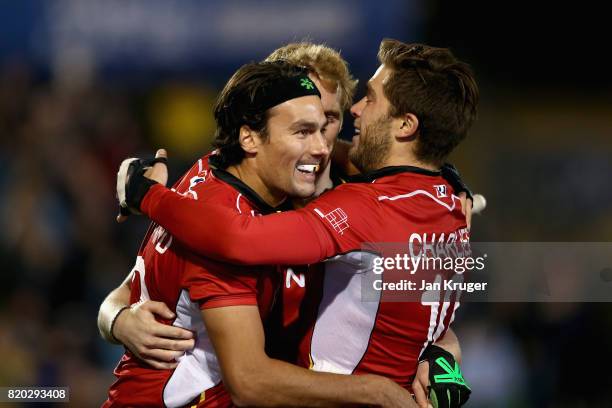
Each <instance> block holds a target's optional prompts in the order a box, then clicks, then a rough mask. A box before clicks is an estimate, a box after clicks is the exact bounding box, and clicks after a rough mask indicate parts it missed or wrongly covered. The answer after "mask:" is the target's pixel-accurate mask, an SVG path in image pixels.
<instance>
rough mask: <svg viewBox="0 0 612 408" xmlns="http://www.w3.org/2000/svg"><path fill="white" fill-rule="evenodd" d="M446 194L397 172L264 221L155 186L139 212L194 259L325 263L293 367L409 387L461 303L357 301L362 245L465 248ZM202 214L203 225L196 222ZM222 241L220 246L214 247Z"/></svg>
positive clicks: (431, 178)
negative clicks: (459, 245) (420, 360)
mask: <svg viewBox="0 0 612 408" xmlns="http://www.w3.org/2000/svg"><path fill="white" fill-rule="evenodd" d="M451 192H452V188H451V186H450V185H449V184H448V183H447V182H446V181H445V180H444V179H443V178H442V177H441V175H440V174H439V173H438V172H432V171H427V170H423V169H419V168H414V167H410V166H398V167H389V168H384V169H381V170H379V171H376V172H374V173H372V174H370V175H369V176H368V178H367V179H364V181H363V182H360V183H347V184H343V185H341V186H339V187H337V188H336V189H334V190H332V191H329V192H327V193H325V194H323V195H322V196H321V197H319V198H317V199H316V200H314V201H312V202H311V203H310V204H308V205H307V206H306V207H305V208H303V209H300V210H297V211H290V212H286V213H283V214H274V215H270V216H268V217H256V218H247V217H240V216H236V215H235V214H233V213H232V212H230V211H227V210H226V209H224V208H221V207H218V206H212V205H202V204H203V203H202V204H201V203H196V202H193V201H192V200H185V199H184V198H182V197H180V196H179V195H177V194H175V193H172V192H171V191H169V190H167V189H165V188H164V187H163V186H154V187H153V188H152V189H151V191H150V192H149V193H148V194H147V195H146V197H145V199H144V200H143V203H142V206H141V209H142V210H143V212H144V213H145V214H147V215H149V216H150V217H151V219H153V220H154V221H156V222H159V223H160V224H162V225H165V226H167V227H168V228H170V230H171V231H172V232H173V234H174V232H176V234H175V235H176V238H177V239H179V240H181V241H183V242H185V243H186V244H187V245H189V246H190V247H191V248H192V249H193V250H194V251H197V252H199V253H202V254H206V255H207V256H211V257H214V258H219V259H228V260H231V261H232V262H235V263H246V264H272V263H281V264H311V263H316V262H319V261H321V260H324V259H327V261H326V262H325V263H324V264H323V265H322V267H321V269H322V271H321V272H324V273H319V274H318V277H319V282H318V284H315V285H314V286H315V287H317V288H318V291H317V292H318V293H317V294H315V296H314V297H318V307H316V308H315V309H316V312H315V315H316V320H315V321H314V322H313V325H312V326H311V328H310V330H309V333H307V334H306V336H304V339H303V341H302V344H301V350H300V360H301V363H302V364H303V365H307V366H310V367H312V368H313V369H315V370H321V371H328V372H335V373H343V374H351V373H356V374H359V373H373V374H379V375H384V376H386V377H389V378H391V379H393V380H395V381H396V382H398V383H399V384H400V385H403V386H405V387H407V388H409V387H410V384H411V382H412V379H413V376H414V374H415V372H416V368H417V362H418V357H419V355H420V353H421V352H422V350H423V349H424V348H425V347H426V345H427V344H429V343H430V342H434V341H436V340H437V339H438V338H440V337H441V336H443V335H444V333H445V332H446V330H447V329H448V327H449V325H450V323H451V322H452V320H453V318H454V313H455V310H456V308H457V307H458V306H459V303H458V302H456V301H455V297H454V296H448V295H447V294H440V297H439V298H438V299H437V301H431V299H430V300H428V301H422V302H411V303H406V302H385V301H382V300H384V296H381V295H382V293H380V294H379V296H378V298H374V299H369V301H362V287H361V284H362V280H363V277H364V276H363V275H364V274H371V273H373V272H372V267H371V266H372V263H373V261H374V259H375V258H376V256H375V255H372V254H369V253H368V252H367V251H364V250H363V247H362V246H363V244H364V243H381V242H389V243H391V242H396V243H397V242H408V241H412V240H414V239H416V240H420V242H421V243H428V242H430V241H431V242H433V243H438V242H454V241H465V240H467V239H468V238H469V236H468V232H467V230H466V224H465V218H464V216H463V214H462V213H461V206H460V200H459V198H458V197H456V196H455V195H453V194H451ZM202 211H204V213H206V214H207V215H208V217H206V218H204V217H196V216H195V214H197V213H199V212H202ZM204 230H205V231H204ZM220 234H223V236H224V239H222V240H219V239H217V238H218V236H219V235H220ZM253 237H257V239H253ZM227 242H232V245H227V244H226V243H227ZM262 242H263V243H265V244H261V243H262ZM270 242H273V243H274V245H270ZM247 245H248V248H247ZM239 248H242V249H241V250H238V249H239ZM364 262H365V266H364ZM442 296H444V297H442ZM381 298H382V299H381Z"/></svg>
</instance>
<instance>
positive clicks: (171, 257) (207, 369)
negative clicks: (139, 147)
mask: <svg viewBox="0 0 612 408" xmlns="http://www.w3.org/2000/svg"><path fill="white" fill-rule="evenodd" d="M175 190H176V192H178V193H180V194H182V195H184V196H185V197H189V198H190V199H193V200H198V201H202V202H214V203H215V204H217V205H222V206H225V207H227V208H231V209H232V210H233V211H235V212H236V213H237V214H248V215H250V216H254V215H260V214H261V213H262V212H263V213H267V212H269V211H271V210H272V209H269V208H265V207H267V206H266V204H265V203H262V202H260V199H259V197H257V196H256V195H254V193H253V192H252V191H251V190H250V189H249V188H248V187H247V186H245V185H244V184H242V183H241V182H240V181H239V180H238V179H236V178H234V177H233V176H232V175H230V174H229V173H227V172H224V171H218V170H212V169H211V168H209V166H208V156H205V157H203V158H201V159H200V160H198V162H197V163H196V164H195V165H194V166H193V167H192V168H191V169H190V170H189V171H188V172H187V173H186V174H185V176H183V178H182V179H181V180H180V181H179V182H178V183H177V184H176V185H175ZM219 239H223V237H219ZM133 272H134V277H133V280H132V284H131V299H130V302H131V303H132V304H133V303H136V302H139V301H145V300H149V299H150V300H155V301H160V302H164V303H165V304H166V305H168V307H169V308H170V309H171V310H173V311H174V312H175V314H176V318H175V319H174V321H166V322H165V323H167V324H172V325H174V326H178V327H183V328H186V329H189V330H192V331H194V332H195V333H196V343H195V347H194V349H193V350H191V351H189V352H187V353H185V354H184V355H183V356H181V357H180V358H179V359H178V366H177V368H176V369H174V370H156V369H153V368H151V367H149V366H148V365H146V364H145V363H142V362H141V361H139V360H138V359H137V358H136V357H134V355H133V354H132V353H130V352H129V351H127V350H126V353H125V354H124V356H123V357H122V359H121V361H120V363H119V365H118V366H117V368H116V370H115V375H116V376H117V381H116V382H115V383H114V384H113V385H112V386H111V388H110V391H109V399H108V401H107V402H106V403H105V405H104V406H109V407H110V406H130V407H136V406H142V407H144V406H146V407H152V406H166V407H179V406H185V405H188V404H189V405H197V406H198V407H227V406H232V403H231V399H230V397H229V394H228V393H227V392H226V390H225V389H224V388H223V385H222V383H221V371H220V368H219V362H218V361H217V357H216V355H215V352H214V350H213V347H212V344H211V342H210V339H209V337H208V334H207V331H206V327H205V325H204V322H203V320H202V316H201V310H202V309H206V308H216V307H224V306H234V305H258V306H259V309H260V313H261V316H262V318H264V317H265V316H266V315H267V313H268V312H269V310H270V308H271V305H272V303H273V299H274V296H275V292H276V290H277V288H278V281H279V277H280V274H279V273H278V271H277V269H276V268H274V267H267V268H259V267H239V266H234V265H229V264H226V263H221V262H217V261H213V260H210V259H206V258H202V257H199V256H197V255H194V254H193V253H192V252H189V251H188V250H187V249H186V248H185V246H184V245H181V244H180V243H179V242H177V241H176V240H175V239H173V237H172V236H171V235H170V234H168V233H167V232H166V230H164V229H163V228H162V227H161V226H159V225H155V224H153V225H152V226H151V227H150V228H149V231H148V233H147V235H146V236H145V239H144V241H143V244H142V246H141V248H140V250H139V253H138V257H137V259H136V265H135V266H134V269H133Z"/></svg>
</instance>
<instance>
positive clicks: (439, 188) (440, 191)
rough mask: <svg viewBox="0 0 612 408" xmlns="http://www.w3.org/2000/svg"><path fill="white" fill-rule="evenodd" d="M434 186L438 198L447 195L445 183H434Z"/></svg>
mask: <svg viewBox="0 0 612 408" xmlns="http://www.w3.org/2000/svg"><path fill="white" fill-rule="evenodd" d="M434 188H435V189H436V195H437V196H438V198H444V197H448V196H447V195H446V184H437V185H434Z"/></svg>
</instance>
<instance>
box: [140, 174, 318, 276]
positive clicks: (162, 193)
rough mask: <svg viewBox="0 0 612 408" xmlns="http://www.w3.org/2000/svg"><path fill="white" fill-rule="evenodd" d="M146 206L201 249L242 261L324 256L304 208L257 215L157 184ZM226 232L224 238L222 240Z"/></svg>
mask: <svg viewBox="0 0 612 408" xmlns="http://www.w3.org/2000/svg"><path fill="white" fill-rule="evenodd" d="M141 210H142V212H143V213H144V214H146V215H147V216H149V218H151V219H152V220H153V221H155V222H156V223H158V224H159V225H161V226H162V227H164V228H165V229H166V230H167V231H168V232H170V234H172V236H173V237H174V238H176V239H177V240H178V241H180V242H181V243H183V244H184V245H186V246H187V247H188V248H190V249H191V250H192V251H194V252H195V253H197V254H200V255H203V256H207V257H209V258H213V259H218V260H222V261H227V262H230V263H236V264H248V265H266V264H308V263H315V262H318V261H320V260H322V259H324V258H325V257H326V256H325V252H324V251H323V249H322V246H321V243H320V240H319V237H320V234H317V233H316V232H315V231H314V230H313V228H314V227H313V225H312V222H310V220H308V219H306V218H307V215H306V214H305V213H302V212H294V211H292V212H289V213H283V214H273V215H270V216H265V217H251V216H247V215H240V214H237V213H236V212H235V211H234V210H233V209H231V208H227V207H224V206H220V205H217V204H211V203H206V202H203V201H199V200H194V199H192V198H190V197H184V196H182V195H180V194H178V193H176V192H173V191H171V190H169V189H167V188H165V187H164V186H162V185H156V186H154V187H152V188H151V189H150V190H149V192H148V193H147V195H146V196H145V199H144V200H143V202H142V204H141ZM220 237H222V239H220Z"/></svg>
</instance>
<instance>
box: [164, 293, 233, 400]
mask: <svg viewBox="0 0 612 408" xmlns="http://www.w3.org/2000/svg"><path fill="white" fill-rule="evenodd" d="M176 316H177V317H176V320H175V321H174V326H177V327H182V328H185V329H189V330H193V331H195V332H196V343H195V347H194V348H193V350H191V351H188V352H186V353H185V354H184V355H182V356H181V357H179V359H178V366H177V367H176V369H175V370H174V373H173V374H172V377H170V380H168V383H167V384H166V387H165V388H164V403H165V404H166V406H167V407H169V408H173V407H180V406H184V405H185V404H187V403H189V402H191V401H192V400H193V399H194V398H195V397H197V396H199V395H200V394H202V392H204V391H206V390H208V389H210V388H212V387H214V386H215V385H217V384H218V383H220V382H221V370H220V368H219V362H218V360H217V356H216V355H215V351H214V348H213V346H212V344H211V342H210V338H209V337H208V333H207V332H206V326H204V321H203V320H202V314H201V311H200V308H199V305H198V303H194V302H192V301H191V299H190V298H189V292H188V291H187V290H185V289H183V290H182V291H181V296H180V297H179V301H178V303H177V305H176Z"/></svg>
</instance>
